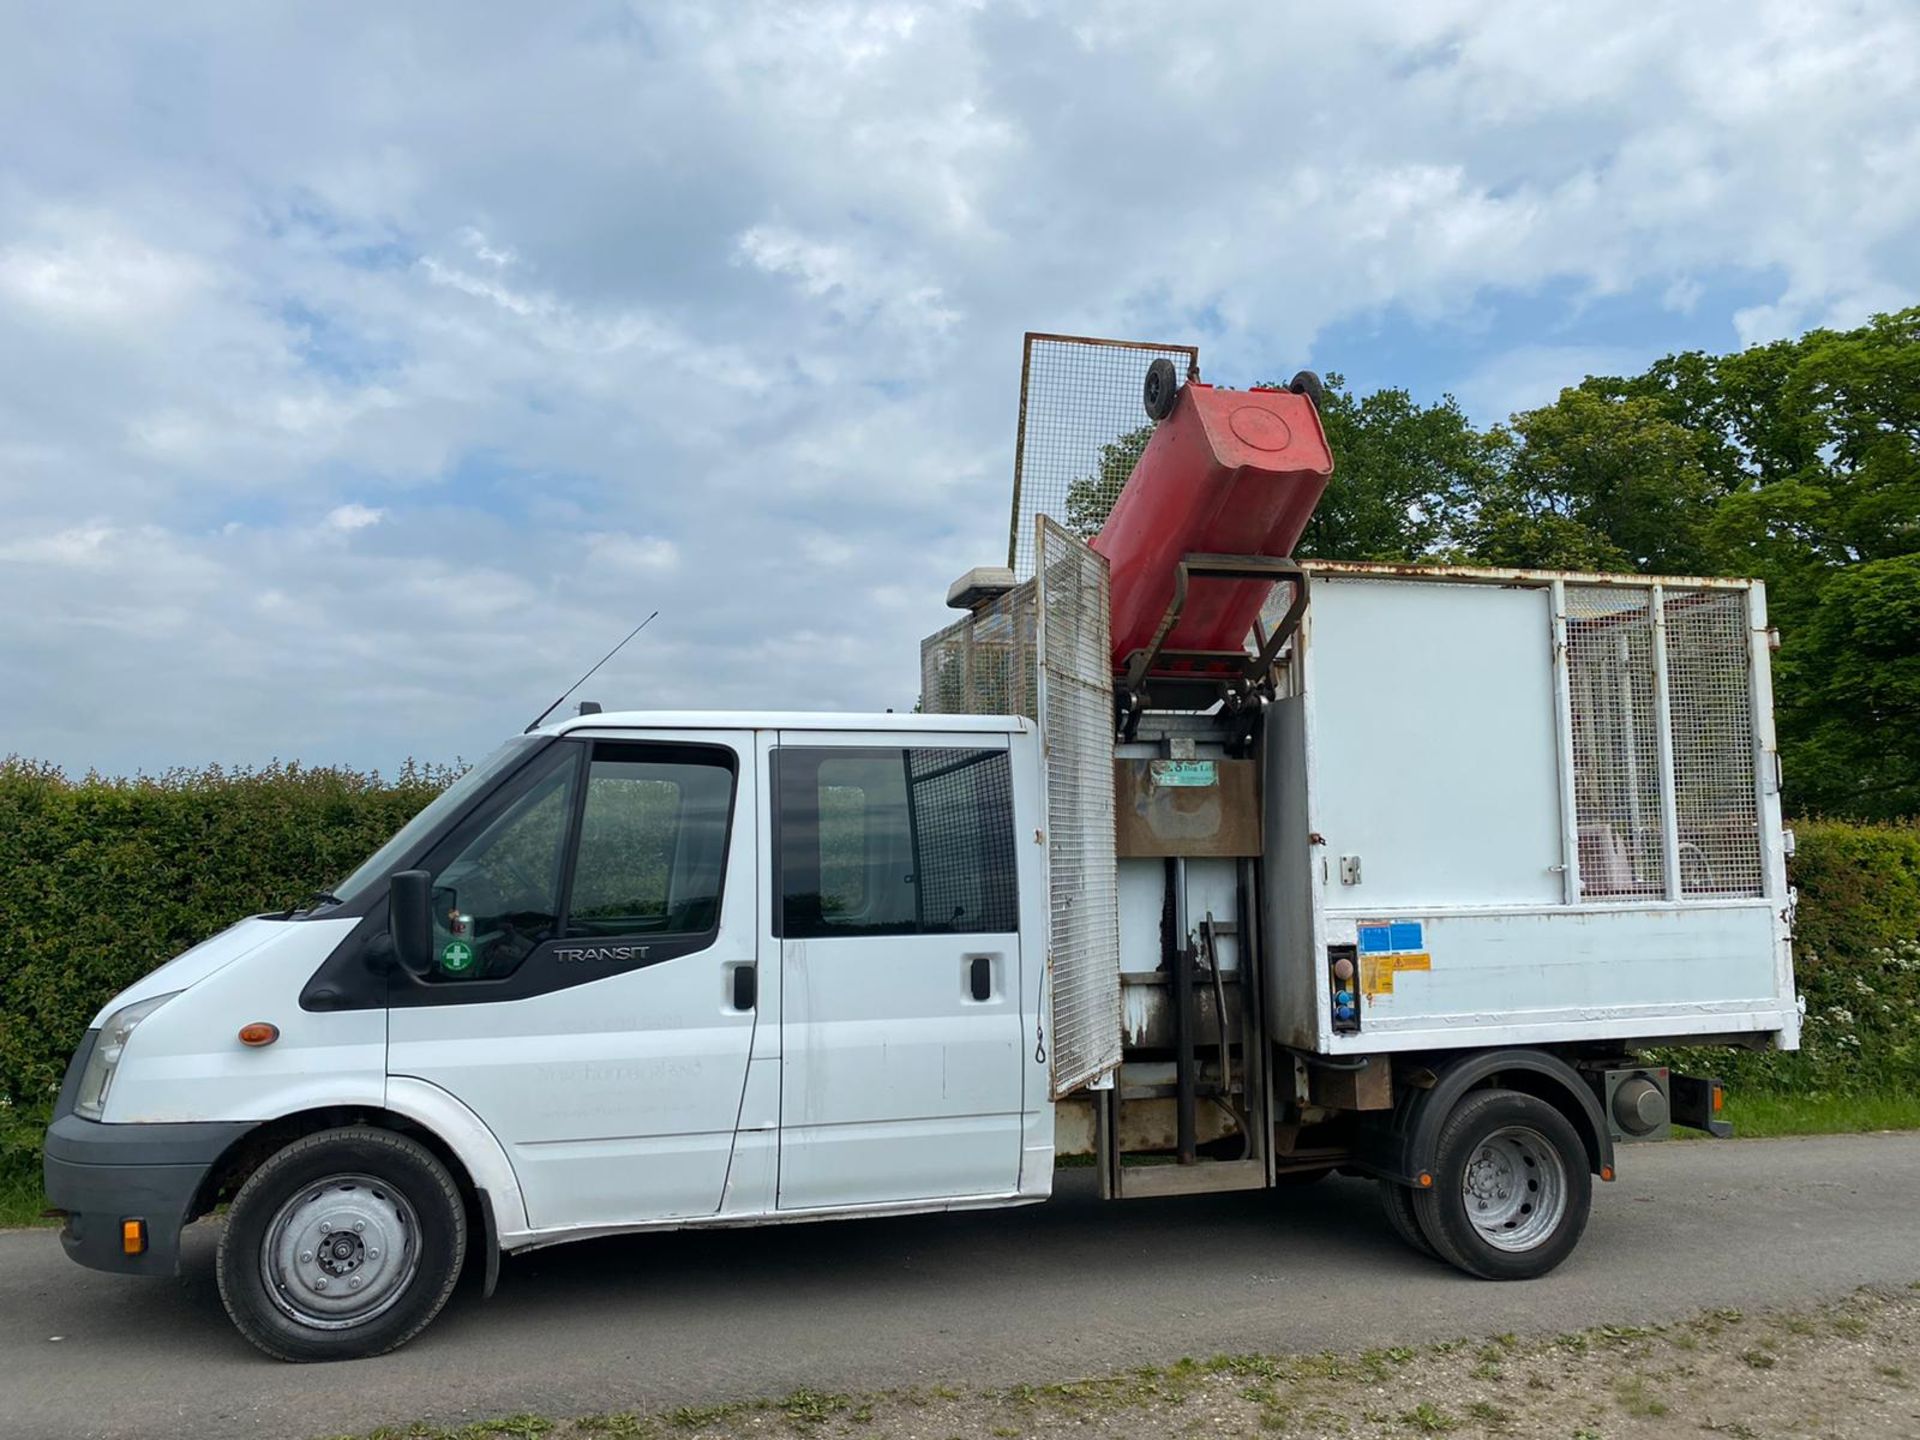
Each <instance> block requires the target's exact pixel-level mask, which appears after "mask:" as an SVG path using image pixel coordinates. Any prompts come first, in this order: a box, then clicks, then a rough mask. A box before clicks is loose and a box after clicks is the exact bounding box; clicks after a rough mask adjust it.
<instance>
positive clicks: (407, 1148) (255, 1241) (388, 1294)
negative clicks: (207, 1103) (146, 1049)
mask: <svg viewBox="0 0 1920 1440" xmlns="http://www.w3.org/2000/svg"><path fill="white" fill-rule="evenodd" d="M466 1251H467V1219H466V1207H465V1206H464V1205H463V1204H462V1203H461V1197H460V1191H459V1188H458V1187H457V1186H456V1185H455V1184H454V1181H453V1177H452V1176H451V1175H449V1174H448V1173H447V1168H446V1166H444V1165H442V1164H441V1163H440V1161H439V1160H438V1159H436V1158H435V1157H434V1155H433V1152H432V1151H430V1150H428V1149H427V1148H426V1147H425V1146H424V1145H421V1144H420V1143H419V1142H418V1141H415V1140H410V1139H408V1138H407V1137H406V1136H404V1135H396V1134H393V1133H392V1132H391V1131H387V1130H378V1129H374V1128H372V1127H371V1126H358V1125H356V1126H350V1127H347V1128H343V1129H338V1130H324V1131H322V1132H320V1133H319V1134H317V1135H309V1136H307V1137H306V1138H305V1139H302V1140H296V1141H294V1142H293V1143H292V1144H291V1145H288V1146H287V1147H286V1148H285V1149H283V1150H281V1151H279V1152H278V1153H277V1154H275V1155H274V1156H273V1157H272V1158H271V1159H269V1160H268V1161H267V1162H266V1163H265V1164H264V1165H262V1166H261V1167H260V1168H259V1169H258V1170H256V1171H254V1172H253V1175H252V1176H251V1177H250V1178H249V1179H248V1180H247V1183H246V1184H245V1185H243V1186H241V1187H240V1193H239V1194H238V1195H236V1196H234V1199H233V1204H232V1206H231V1207H230V1208H229V1210H228V1212H227V1228H226V1233H225V1234H223V1235H222V1236H221V1238H220V1250H219V1256H218V1261H217V1273H218V1277H219V1282H220V1298H221V1300H222V1301H223V1302H224V1303H225V1305H226V1307H227V1314H228V1315H229V1316H231V1317H232V1319H233V1323H234V1325H235V1326H236V1327H238V1329H239V1331H240V1333H241V1334H242V1335H244V1336H246V1337H247V1339H249V1340H251V1341H252V1342H253V1343H254V1344H255V1345H257V1346H259V1347H260V1349H262V1350H264V1351H266V1352H267V1354H269V1355H272V1356H274V1357H276V1358H278V1359H281V1360H296V1361H305V1360H351V1359H358V1358H360V1357H362V1356H367V1355H381V1354H384V1353H385V1352H387V1351H389V1350H392V1349H394V1348H396V1347H397V1346H400V1345H404V1344H405V1343H406V1342H407V1341H409V1340H411V1339H412V1338H413V1337H414V1336H415V1335H418V1334H419V1333H420V1332H421V1331H422V1330H424V1329H425V1328H426V1326H427V1323H428V1322H429V1321H430V1320H432V1319H433V1317H434V1316H436V1315H438V1314H439V1313H440V1308H441V1307H442V1306H443V1305H445V1304H446V1303H447V1296H448V1295H450V1294H452V1293H453V1286H454V1282H455V1281H456V1280H458V1279H459V1278H460V1266H461V1262H462V1261H463V1260H464V1259H465V1258H466Z"/></svg>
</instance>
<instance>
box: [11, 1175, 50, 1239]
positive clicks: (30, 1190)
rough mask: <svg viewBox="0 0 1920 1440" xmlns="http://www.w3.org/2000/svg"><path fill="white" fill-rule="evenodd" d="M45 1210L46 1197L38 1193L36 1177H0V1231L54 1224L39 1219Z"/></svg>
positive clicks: (38, 1178) (38, 1182)
mask: <svg viewBox="0 0 1920 1440" xmlns="http://www.w3.org/2000/svg"><path fill="white" fill-rule="evenodd" d="M46 1208H47V1197H46V1196H45V1195H43V1194H41V1193H40V1177H39V1176H38V1175H31V1176H28V1175H5V1176H0V1229H6V1228H8V1227H10V1226H19V1225H52V1224H54V1223H56V1222H54V1221H52V1220H42V1219H41V1218H40V1212H41V1211H42V1210H44V1209H46Z"/></svg>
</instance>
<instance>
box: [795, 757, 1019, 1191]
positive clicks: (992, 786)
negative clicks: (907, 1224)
mask: <svg viewBox="0 0 1920 1440" xmlns="http://www.w3.org/2000/svg"><path fill="white" fill-rule="evenodd" d="M771 761H772V772H773V784H772V787H771V789H772V793H773V795H774V796H775V805H776V812H777V813H776V815H775V816H774V822H773V835H774V845H773V853H774V863H775V868H776V870H777V872H778V874H777V877H776V880H775V885H774V893H775V899H776V914H775V917H774V918H775V922H776V933H777V935H778V944H779V953H780V992H781V993H780V1017H781V1018H780V1029H781V1057H782V1061H781V1065H782V1068H781V1075H782V1083H781V1088H780V1166H779V1184H778V1207H779V1208H780V1209H782V1210H804V1209H814V1208H823V1207H841V1206H853V1205H869V1204H887V1203H898V1202H904V1201H915V1200H932V1199H942V1198H949V1197H962V1196H976V1195H994V1194H1004V1193H1008V1192H1011V1191H1013V1190H1014V1189H1015V1188H1016V1186H1017V1185H1018V1181H1019V1171H1020V1151H1021V1122H1022V1115H1021V1106H1022V1088H1023V1068H1022V1064H1021V1060H1022V1056H1023V1054H1024V1052H1023V1050H1022V1048H1021V1046H1022V1030H1023V1026H1022V1023H1021V1017H1020V998H1019V997H1020V995H1021V993H1022V991H1021V984H1022V982H1021V978H1020V936H1019V914H1020V897H1019V885H1018V879H1017V873H1016V872H1017V865H1016V859H1015V845H1014V829H1013V802H1012V779H1011V773H1010V755H1009V752H1008V748H1007V737H1006V736H1005V735H994V734H982V733H972V734H957V735H953V736H936V737H929V736H927V735H925V734H922V733H910V734H899V735H874V734H864V733H844V734H822V733H814V732H782V733H781V735H780V737H779V743H778V745H777V746H776V747H775V748H774V750H773V752H772V756H771Z"/></svg>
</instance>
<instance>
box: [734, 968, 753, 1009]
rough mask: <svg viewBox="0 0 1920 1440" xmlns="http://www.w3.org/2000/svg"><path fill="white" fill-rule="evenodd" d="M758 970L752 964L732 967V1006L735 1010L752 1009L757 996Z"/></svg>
mask: <svg viewBox="0 0 1920 1440" xmlns="http://www.w3.org/2000/svg"><path fill="white" fill-rule="evenodd" d="M758 978H759V976H758V970H757V967H755V966H754V965H753V964H751V963H748V964H745V965H735V966H734V967H733V997H732V998H733V1008H734V1009H736V1010H751V1009H753V1005H754V1001H755V1000H756V999H757V998H758V991H759V988H760V987H759V985H758V983H757V982H758Z"/></svg>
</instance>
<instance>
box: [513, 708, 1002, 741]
mask: <svg viewBox="0 0 1920 1440" xmlns="http://www.w3.org/2000/svg"><path fill="white" fill-rule="evenodd" d="M1033 728H1034V725H1033V722H1032V721H1031V720H1029V719H1027V718H1026V717H1025V716H1023V715H911V714H905V715H900V714H894V713H893V712H891V711H887V712H885V713H882V714H872V713H866V714H858V713H842V712H839V711H833V710H607V711H603V712H601V713H600V714H597V715H569V716H567V717H566V718H565V719H563V720H553V721H549V722H548V723H547V724H545V725H542V726H541V727H540V729H539V731H538V732H537V733H539V734H543V735H565V734H568V733H570V732H572V731H576V730H876V731H884V730H892V731H902V730H906V731H912V730H927V731H938V732H944V733H947V734H952V733H953V732H955V731H961V732H967V733H971V732H985V733H989V734H1017V733H1021V732H1024V731H1028V730H1032V729H1033Z"/></svg>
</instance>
